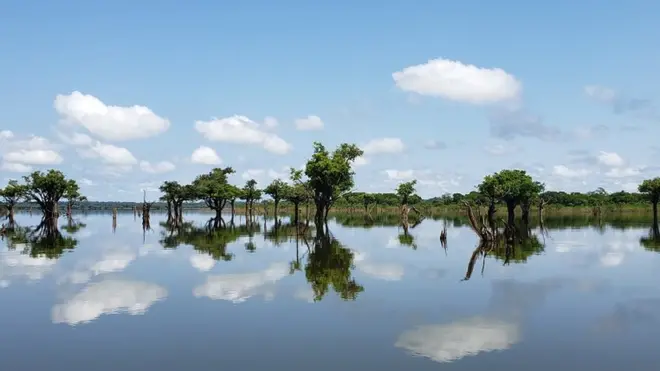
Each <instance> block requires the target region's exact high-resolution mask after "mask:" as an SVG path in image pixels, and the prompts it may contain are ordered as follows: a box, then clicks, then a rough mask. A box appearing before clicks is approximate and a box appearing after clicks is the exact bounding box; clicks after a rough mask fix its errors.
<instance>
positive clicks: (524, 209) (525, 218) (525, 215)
mask: <svg viewBox="0 0 660 371" xmlns="http://www.w3.org/2000/svg"><path fill="white" fill-rule="evenodd" d="M531 206H532V205H531V204H530V203H529V202H523V203H522V204H520V210H522V221H523V223H525V225H529V209H530V208H531Z"/></svg>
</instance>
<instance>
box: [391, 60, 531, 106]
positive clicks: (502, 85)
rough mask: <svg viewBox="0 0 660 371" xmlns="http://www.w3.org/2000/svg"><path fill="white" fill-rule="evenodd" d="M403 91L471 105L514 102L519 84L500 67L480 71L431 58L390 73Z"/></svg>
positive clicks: (518, 91)
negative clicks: (422, 62) (425, 61)
mask: <svg viewBox="0 0 660 371" xmlns="http://www.w3.org/2000/svg"><path fill="white" fill-rule="evenodd" d="M392 78H393V79H394V82H395V84H396V86H397V87H398V88H399V89H401V90H403V91H406V92H413V93H417V94H420V95H427V96H433V97H441V98H445V99H449V100H453V101H460V102H467V103H473V104H483V103H494V102H500V101H506V100H513V99H516V98H517V97H518V96H519V94H520V92H521V90H522V85H521V83H520V82H519V81H518V80H517V79H516V78H515V77H514V76H513V75H511V74H509V73H507V72H506V71H504V70H502V69H500V68H481V67H477V66H475V65H471V64H463V63H461V62H459V61H453V60H449V59H442V58H438V59H432V60H429V61H428V62H427V63H424V64H418V65H414V66H410V67H406V68H404V69H403V70H401V71H398V72H395V73H393V74H392Z"/></svg>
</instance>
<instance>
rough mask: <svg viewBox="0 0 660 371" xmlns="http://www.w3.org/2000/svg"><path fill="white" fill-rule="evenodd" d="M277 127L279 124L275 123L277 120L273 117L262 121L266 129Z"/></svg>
mask: <svg viewBox="0 0 660 371" xmlns="http://www.w3.org/2000/svg"><path fill="white" fill-rule="evenodd" d="M278 125H279V122H277V119H276V118H275V117H270V116H268V117H266V118H265V119H264V126H266V127H267V128H274V127H277V126H278Z"/></svg>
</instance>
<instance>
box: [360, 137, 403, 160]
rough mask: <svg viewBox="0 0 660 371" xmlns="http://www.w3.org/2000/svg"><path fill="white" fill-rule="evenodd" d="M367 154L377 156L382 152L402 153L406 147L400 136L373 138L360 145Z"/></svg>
mask: <svg viewBox="0 0 660 371" xmlns="http://www.w3.org/2000/svg"><path fill="white" fill-rule="evenodd" d="M360 147H361V149H362V151H364V155H365V156H375V155H381V154H396V153H401V152H403V151H404V150H405V149H406V146H405V145H404V144H403V141H402V140H401V139H399V138H378V139H372V140H370V141H368V142H367V143H365V144H363V145H362V146H360Z"/></svg>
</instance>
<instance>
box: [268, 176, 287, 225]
mask: <svg viewBox="0 0 660 371" xmlns="http://www.w3.org/2000/svg"><path fill="white" fill-rule="evenodd" d="M287 187H288V184H286V183H285V182H283V181H282V180H280V179H275V180H273V181H272V182H271V183H270V184H269V185H268V186H267V187H266V188H264V193H265V194H267V195H269V196H270V197H271V198H272V199H273V203H274V204H275V217H277V208H278V206H279V205H280V201H281V200H282V199H283V198H284V195H285V194H286V192H287Z"/></svg>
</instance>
